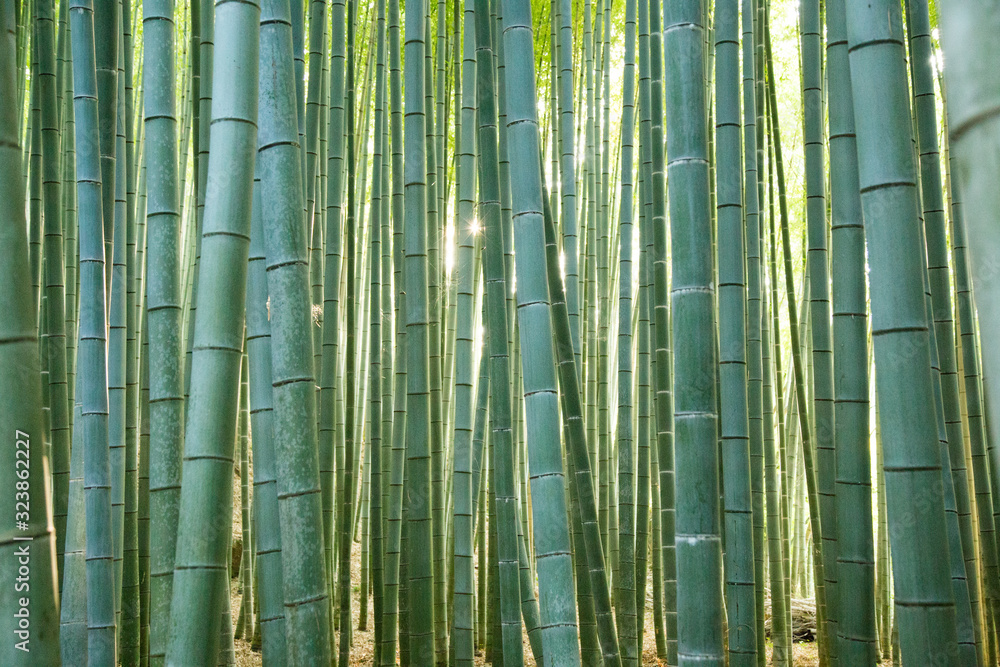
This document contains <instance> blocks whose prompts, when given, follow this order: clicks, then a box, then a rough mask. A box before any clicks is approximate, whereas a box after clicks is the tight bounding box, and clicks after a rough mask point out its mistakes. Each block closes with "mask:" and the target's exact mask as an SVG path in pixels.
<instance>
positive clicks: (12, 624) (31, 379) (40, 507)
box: [0, 2, 82, 665]
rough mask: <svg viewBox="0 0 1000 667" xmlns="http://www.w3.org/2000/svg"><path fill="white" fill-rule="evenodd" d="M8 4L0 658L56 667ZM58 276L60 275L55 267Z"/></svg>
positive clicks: (2, 142)
mask: <svg viewBox="0 0 1000 667" xmlns="http://www.w3.org/2000/svg"><path fill="white" fill-rule="evenodd" d="M13 4H14V3H6V2H5V3H3V5H2V6H0V35H2V36H0V63H3V64H2V65H0V85H2V86H3V89H4V90H7V91H11V94H10V95H8V96H6V99H5V100H4V102H3V103H0V155H2V158H0V160H2V161H0V164H3V168H2V171H3V177H2V179H0V182H2V183H3V185H0V201H3V202H5V206H4V214H3V219H4V223H3V226H2V232H0V233H2V237H3V238H2V240H0V247H2V248H3V250H2V251H0V252H2V253H3V259H2V262H0V264H2V266H3V267H4V273H3V279H2V280H0V284H2V285H3V288H2V290H3V291H2V295H0V301H2V302H3V304H4V313H5V315H4V318H3V319H4V323H3V327H2V330H0V368H3V369H4V371H3V373H2V374H0V375H2V377H3V387H2V388H0V393H2V395H3V396H4V397H5V401H6V402H5V405H7V406H9V408H8V409H5V411H4V417H3V419H2V421H3V428H4V431H5V433H8V434H10V441H9V442H10V444H9V445H8V446H7V448H6V451H7V452H8V454H7V457H6V458H7V460H6V461H5V463H6V465H5V468H4V469H5V470H6V471H8V472H5V473H4V482H5V483H6V488H7V489H9V491H8V493H7V497H8V500H5V501H4V511H5V517H9V518H6V519H5V521H4V524H3V525H4V529H3V538H2V540H0V541H2V544H3V545H4V546H3V547H2V551H3V555H4V559H3V562H4V565H3V573H2V575H0V576H3V577H4V580H5V581H7V582H9V583H8V586H7V587H6V589H7V591H6V592H5V593H4V594H3V597H2V601H0V604H2V605H3V607H4V609H6V610H9V613H7V614H5V617H6V618H5V619H4V621H3V626H4V630H5V632H6V633H7V637H9V639H8V641H7V642H6V644H5V646H4V648H3V649H0V656H2V660H3V662H4V664H11V665H27V664H37V661H38V660H43V661H47V662H49V663H51V664H57V663H58V662H59V650H60V645H59V639H58V637H59V625H58V624H59V618H58V609H59V603H58V593H57V590H58V588H57V587H58V574H57V572H56V537H55V535H54V531H53V527H52V510H51V507H52V505H51V502H52V499H51V495H50V492H49V487H48V484H49V479H48V476H49V474H48V467H49V463H48V456H47V454H46V448H45V444H46V443H45V434H44V424H43V415H42V410H43V403H42V385H41V382H40V380H39V378H40V377H41V374H40V366H41V363H40V361H41V360H40V358H39V356H38V355H39V352H38V350H39V344H38V343H39V339H38V329H37V322H36V314H35V311H34V310H32V305H33V304H32V302H31V300H30V299H31V292H30V291H29V285H30V278H29V275H28V271H29V263H28V254H27V253H26V252H25V250H26V249H27V247H28V239H27V235H26V230H27V226H26V224H25V219H24V190H23V182H24V181H23V180H22V178H21V174H20V173H19V171H20V160H19V157H20V156H19V153H20V150H21V149H20V145H19V141H18V135H17V119H18V116H19V112H20V108H16V107H14V101H15V99H16V95H14V94H13V91H14V89H15V88H14V87H15V85H17V83H16V82H15V81H16V79H15V76H17V73H16V72H15V70H14V64H15V60H14V57H15V49H16V47H15V39H14V25H15V24H14V19H15V16H14V11H13V10H14V7H13ZM81 32H82V30H81ZM81 69H82V68H81ZM21 71H23V70H21ZM53 106H54V104H53ZM53 158H55V156H53ZM57 268H58V269H60V272H61V268H62V266H61V262H60V263H59V266H58V267H57ZM63 400H65V397H64V399H63ZM80 449H82V447H80ZM32 501H34V502H33V503H32ZM32 505H33V507H34V509H33V510H32ZM19 578H20V579H19ZM28 578H30V591H29V589H28V587H27V586H25V587H23V588H21V587H19V586H17V585H16V584H17V583H18V582H19V581H20V582H24V581H25V580H26V579H28ZM79 579H80V577H77V580H78V581H79ZM22 618H30V619H31V624H32V627H31V629H30V630H26V629H25V626H24V625H22V623H21V619H22ZM32 632H33V633H34V634H33V635H32V634H31V633H32ZM32 639H33V640H34V641H31V640H32Z"/></svg>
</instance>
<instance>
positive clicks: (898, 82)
mask: <svg viewBox="0 0 1000 667" xmlns="http://www.w3.org/2000/svg"><path fill="white" fill-rule="evenodd" d="M846 16H847V36H848V48H849V53H850V65H851V74H852V77H851V88H852V91H853V94H854V107H855V120H856V128H857V137H858V139H857V141H858V168H859V169H858V171H859V183H860V186H861V203H862V209H863V213H864V218H865V222H866V229H865V232H866V240H867V244H868V248H869V252H870V259H869V266H870V268H871V275H870V286H871V290H872V337H873V340H874V348H875V366H876V369H877V375H876V380H877V388H878V389H879V390H880V391H879V404H880V414H879V419H880V422H881V423H880V427H881V428H882V429H883V432H882V438H883V443H884V447H885V450H884V456H885V462H884V468H885V482H886V491H887V500H888V505H889V507H891V508H892V514H891V517H890V524H891V528H890V530H891V532H892V537H893V540H894V550H895V552H896V556H897V557H896V558H895V559H894V561H893V566H894V568H895V569H896V577H895V594H896V596H895V597H896V610H897V618H898V622H899V632H900V638H901V645H902V647H903V648H904V649H905V650H906V654H907V656H908V657H907V660H910V661H913V660H916V661H918V662H919V661H921V660H924V659H927V658H929V657H930V656H932V655H937V654H938V653H939V652H941V651H954V652H955V653H949V654H950V655H956V654H957V646H956V644H957V635H956V626H955V602H954V599H953V598H952V595H951V594H950V592H949V581H948V560H947V551H944V550H943V549H941V548H940V547H941V545H944V544H946V543H947V537H946V536H947V532H946V530H947V529H946V525H945V521H944V512H943V510H944V499H943V498H942V497H941V495H939V494H937V493H930V494H928V489H932V488H937V487H935V486H934V485H935V484H937V483H939V481H938V480H939V479H940V477H939V476H940V475H941V471H940V461H941V457H940V456H939V453H938V451H937V443H936V441H935V440H936V439H935V436H936V434H937V429H936V428H935V419H934V415H935V411H934V408H933V405H932V401H933V393H932V387H931V383H930V375H929V373H928V370H927V369H928V368H929V367H930V350H929V345H930V341H929V336H928V333H927V319H926V313H925V311H924V304H923V301H922V294H921V290H920V287H921V285H922V282H923V280H922V277H921V275H920V271H921V262H920V257H919V255H918V254H917V252H918V251H919V247H920V245H919V244H920V237H919V234H918V233H917V232H918V231H919V230H918V229H917V228H916V227H915V226H914V225H913V224H912V223H913V222H914V221H915V220H916V219H917V217H918V216H919V213H920V211H919V204H918V196H919V195H918V192H917V189H916V183H915V181H914V179H915V177H916V173H915V169H914V164H913V155H912V152H911V150H912V149H911V142H912V135H911V134H910V128H909V125H908V122H907V121H908V119H909V99H908V96H907V86H906V72H905V61H904V58H903V51H902V49H901V43H902V37H903V33H902V23H901V18H902V17H901V16H900V8H899V7H898V6H896V5H893V4H892V3H874V4H873V5H872V6H871V7H864V8H863V7H860V6H857V5H855V4H853V3H852V4H849V5H847V11H846ZM876 137H878V139H877V142H876ZM910 250H912V252H910ZM902 349H909V350H912V352H911V353H910V354H909V355H906V356H908V357H909V359H906V358H904V356H903V355H901V354H900V353H899V350H902ZM903 386H905V387H906V388H907V389H906V393H907V400H906V401H900V400H898V399H897V397H898V396H900V395H899V394H895V393H894V388H895V387H903ZM918 489H919V491H918ZM918 499H919V500H920V504H919V506H918V505H917V500H918ZM904 516H908V517H910V519H909V520H908V521H907V522H905V523H903V522H902V521H901V517H904ZM908 553H909V554H915V553H922V554H925V557H924V558H922V559H921V560H920V561H916V562H915V561H910V560H909V559H908V558H907V557H906V554H908ZM910 656H912V657H910Z"/></svg>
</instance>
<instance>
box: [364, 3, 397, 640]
mask: <svg viewBox="0 0 1000 667" xmlns="http://www.w3.org/2000/svg"><path fill="white" fill-rule="evenodd" d="M377 39H378V42H377V46H376V48H377V49H378V50H377V55H376V58H377V63H378V64H377V71H376V83H375V100H376V101H375V156H374V161H373V164H372V212H371V216H370V228H371V237H372V242H371V253H372V256H371V281H370V282H371V290H370V292H371V297H370V298H371V306H370V307H371V311H370V313H371V315H370V326H371V334H370V335H371V340H370V342H369V345H370V348H369V349H370V359H371V377H370V380H369V387H370V394H369V395H370V396H371V403H370V410H371V412H370V415H369V419H370V427H369V428H370V431H369V436H368V437H369V441H368V442H369V447H368V449H369V451H370V452H371V454H370V472H369V474H370V479H371V481H370V490H369V493H370V495H369V498H370V500H369V505H370V510H369V511H370V519H371V528H370V531H371V548H370V554H371V559H372V560H371V573H372V591H373V597H374V599H375V608H374V623H375V630H374V639H375V647H376V650H378V648H379V647H380V644H381V642H380V641H379V639H380V637H379V633H380V630H381V627H382V617H381V611H382V606H381V599H382V587H383V581H382V559H383V555H382V497H383V493H382V485H383V483H384V482H383V476H382V470H383V469H384V464H383V461H382V453H383V450H384V449H385V447H384V446H383V444H382V440H383V438H385V437H386V436H388V435H390V434H391V432H392V431H391V426H390V430H383V425H384V424H385V414H386V412H385V408H384V407H383V405H382V402H383V401H384V400H386V399H387V398H388V396H387V394H386V393H385V389H384V388H383V385H382V383H383V382H388V381H389V377H388V376H387V375H386V374H385V371H384V370H383V368H382V364H383V363H384V362H386V361H388V360H389V359H390V357H389V355H388V354H387V353H386V350H385V349H384V345H385V343H386V342H387V339H386V338H385V336H384V335H383V333H382V317H383V316H382V307H383V304H382V299H383V295H384V292H383V289H382V281H383V279H388V277H389V274H388V272H387V270H386V267H385V266H384V265H383V263H384V262H387V261H388V257H389V255H388V252H387V251H386V250H384V249H383V248H382V244H383V243H388V241H389V235H388V229H387V227H386V224H387V223H386V219H385V217H386V211H385V190H384V186H385V185H387V184H386V183H385V182H384V181H385V179H384V172H385V168H384V164H385V163H386V162H387V160H385V158H384V157H383V156H384V155H385V153H386V148H387V146H386V143H385V140H386V136H385V134H386V133H385V128H386V126H387V123H386V120H385V88H386V86H385V2H384V0H383V1H382V2H380V3H379V7H378V38H377ZM386 296H387V295H386ZM388 324H389V320H388V319H387V320H386V326H387V327H388ZM363 543H364V542H363ZM362 562H365V561H364V559H363V558H362ZM361 599H362V602H361V611H362V618H365V616H366V615H367V609H368V599H367V596H366V595H363V596H362V598H361ZM362 627H363V623H362Z"/></svg>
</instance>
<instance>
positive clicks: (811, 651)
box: [232, 542, 889, 667]
mask: <svg viewBox="0 0 1000 667" xmlns="http://www.w3.org/2000/svg"><path fill="white" fill-rule="evenodd" d="M353 546H354V548H353V549H352V553H351V580H352V581H360V580H361V545H360V544H358V543H357V542H355V543H354V545H353ZM360 595H361V592H360V587H359V586H358V585H357V584H354V585H352V605H351V611H352V614H353V617H354V623H353V625H354V627H355V631H354V645H353V647H352V648H351V665H352V666H355V665H357V666H361V665H371V664H372V658H373V651H374V632H373V631H372V627H373V625H372V617H373V615H374V607H373V602H372V600H371V598H369V600H368V629H367V630H358V629H357V627H358V620H359V615H360V607H359V606H358V602H359V598H360ZM240 599H241V596H240V592H239V584H238V582H237V580H236V579H234V580H233V582H232V610H233V616H234V625H235V617H236V615H237V614H238V612H239V608H240ZM652 619H653V605H652V596H651V595H650V596H649V599H648V600H647V601H646V614H645V621H646V630H645V632H644V633H643V637H644V640H645V641H644V643H643V648H642V664H643V665H657V666H658V665H661V664H665V663H661V662H660V661H658V660H657V658H656V641H655V638H654V634H653V620H652ZM339 635H340V633H339V632H338V633H335V639H336V644H335V645H336V646H339V641H340V639H339ZM767 655H768V664H770V658H771V644H770V642H768V645H767ZM524 663H525V665H534V664H535V661H534V659H533V658H532V656H531V648H530V646H529V645H528V635H527V633H525V635H524ZM236 664H237V665H238V667H251V666H255V665H261V664H262V659H261V654H260V651H259V650H257V651H254V650H252V649H251V648H250V642H248V641H245V640H242V639H237V640H236ZM794 664H795V665H798V666H800V667H814V666H816V665H819V656H818V652H817V646H816V643H815V642H796V643H795V645H794ZM885 664H889V662H888V661H887V662H886V663H885ZM481 665H486V658H485V655H484V653H483V652H482V651H479V652H478V653H477V655H476V666H477V667H479V666H481Z"/></svg>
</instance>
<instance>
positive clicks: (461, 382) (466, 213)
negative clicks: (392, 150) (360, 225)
mask: <svg viewBox="0 0 1000 667" xmlns="http://www.w3.org/2000/svg"><path fill="white" fill-rule="evenodd" d="M456 9H457V8H456ZM463 11H464V14H463V24H462V25H463V45H462V48H463V56H462V72H461V79H460V81H461V90H462V93H461V95H462V101H461V104H462V109H461V116H460V118H461V134H460V137H459V140H460V148H461V150H460V152H459V155H458V160H459V167H458V169H459V172H458V188H457V189H458V216H457V219H456V222H455V229H456V233H457V235H458V237H459V239H460V241H459V249H458V256H457V261H456V265H457V270H458V281H457V282H458V300H457V304H456V306H457V308H456V310H457V318H456V323H457V327H458V328H457V338H456V342H455V418H454V428H455V432H454V445H453V447H454V450H453V452H454V463H453V465H454V473H453V475H454V481H453V484H454V487H453V488H454V515H453V516H454V518H453V521H454V535H455V540H454V541H455V547H454V562H453V565H452V568H453V571H454V579H455V584H454V602H453V605H454V611H453V614H452V625H451V637H452V643H451V646H452V651H453V653H454V660H455V663H456V665H462V666H464V667H468V666H470V665H472V662H473V656H474V654H475V632H474V626H475V623H474V615H475V600H474V593H475V578H474V577H475V566H474V562H473V558H474V557H475V549H474V542H473V541H474V539H475V528H474V524H475V513H474V511H473V504H474V498H475V495H473V492H472V489H473V473H472V463H473V461H472V458H473V453H472V436H473V427H474V425H475V424H474V416H475V415H474V410H475V406H474V405H473V403H472V400H473V395H472V381H473V376H472V374H473V347H474V337H475V330H474V328H473V326H474V324H475V314H474V313H475V296H476V295H475V283H476V274H477V271H476V269H477V267H476V265H475V255H476V252H475V245H476V236H477V233H478V231H479V223H478V221H477V219H476V217H475V208H474V207H475V202H474V197H475V187H476V181H475V168H476V143H475V142H476V110H477V107H476V98H475V95H476V89H475V77H476V59H475V55H476V33H475V8H474V5H473V2H472V0H466V1H465V2H464V5H463ZM457 20H458V19H457V17H456V21H457ZM458 119H459V117H458V116H456V120H458ZM487 382H488V380H487ZM483 384H484V383H483V382H482V381H480V389H479V390H480V392H482V389H483Z"/></svg>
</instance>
